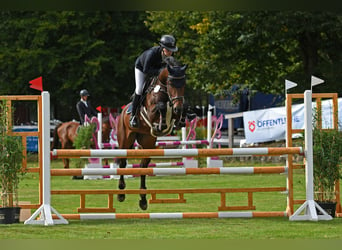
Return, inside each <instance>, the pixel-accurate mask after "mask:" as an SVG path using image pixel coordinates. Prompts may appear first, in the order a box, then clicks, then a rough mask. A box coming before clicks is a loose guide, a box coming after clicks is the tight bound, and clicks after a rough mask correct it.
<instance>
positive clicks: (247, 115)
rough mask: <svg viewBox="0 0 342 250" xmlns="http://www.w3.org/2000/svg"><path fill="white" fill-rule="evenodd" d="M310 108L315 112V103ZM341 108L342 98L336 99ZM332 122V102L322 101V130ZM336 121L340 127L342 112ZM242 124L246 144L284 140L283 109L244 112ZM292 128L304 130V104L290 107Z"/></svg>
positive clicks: (284, 118)
mask: <svg viewBox="0 0 342 250" xmlns="http://www.w3.org/2000/svg"><path fill="white" fill-rule="evenodd" d="M312 107H313V110H315V107H316V103H313V104H312ZM341 108H342V98H340V99H338V110H341ZM332 121H333V113H332V100H325V101H322V126H323V128H331V127H332ZM338 121H339V126H341V121H342V112H338ZM243 122H244V130H245V137H246V143H247V144H250V143H258V142H268V141H276V140H285V137H286V134H285V133H286V126H287V122H286V109H285V107H279V108H270V109H262V110H255V111H248V112H244V113H243ZM292 128H293V129H304V104H297V105H292ZM340 129H341V127H340Z"/></svg>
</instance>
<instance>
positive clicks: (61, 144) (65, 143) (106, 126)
mask: <svg viewBox="0 0 342 250" xmlns="http://www.w3.org/2000/svg"><path fill="white" fill-rule="evenodd" d="M94 118H96V117H93V118H92V119H91V120H89V118H87V117H86V118H85V121H87V120H88V121H90V122H94V123H95V124H96V129H95V133H96V132H97V131H98V129H99V124H98V120H97V118H96V119H94ZM80 126H81V125H80V123H79V122H74V121H69V122H63V123H59V124H58V125H57V126H56V127H55V129H54V133H53V142H52V146H51V148H52V149H57V148H61V149H75V147H74V145H73V144H74V141H75V138H76V136H77V132H78V129H79V128H80ZM101 127H102V141H103V142H109V140H110V137H109V135H110V131H111V125H110V123H109V119H108V117H105V118H103V120H102V126H101ZM96 141H97V138H96V136H94V135H93V142H94V143H93V147H96V146H97V145H96ZM106 161H107V160H106ZM69 163H70V161H69V159H68V158H63V164H64V168H69Z"/></svg>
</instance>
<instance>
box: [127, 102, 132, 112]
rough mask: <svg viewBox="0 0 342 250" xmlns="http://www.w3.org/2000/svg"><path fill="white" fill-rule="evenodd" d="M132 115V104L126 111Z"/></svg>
mask: <svg viewBox="0 0 342 250" xmlns="http://www.w3.org/2000/svg"><path fill="white" fill-rule="evenodd" d="M130 113H132V103H131V102H130V103H129V104H128V108H127V110H126V114H130Z"/></svg>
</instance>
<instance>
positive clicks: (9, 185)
mask: <svg viewBox="0 0 342 250" xmlns="http://www.w3.org/2000/svg"><path fill="white" fill-rule="evenodd" d="M9 128H10V124H9V119H8V107H7V105H6V101H5V100H1V101H0V180H1V181H0V191H1V192H0V195H1V208H0V222H2V223H6V224H10V223H15V222H19V213H20V207H19V206H18V186H19V181H20V179H21V177H22V176H23V175H24V174H25V169H23V167H22V160H23V153H22V150H23V145H22V141H21V138H19V137H16V136H10V135H8V133H7V132H8V129H9Z"/></svg>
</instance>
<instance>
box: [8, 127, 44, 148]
mask: <svg viewBox="0 0 342 250" xmlns="http://www.w3.org/2000/svg"><path fill="white" fill-rule="evenodd" d="M12 131H13V132H32V131H38V128H37V126H15V127H13V129H12ZM26 151H27V152H38V136H27V137H26Z"/></svg>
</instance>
